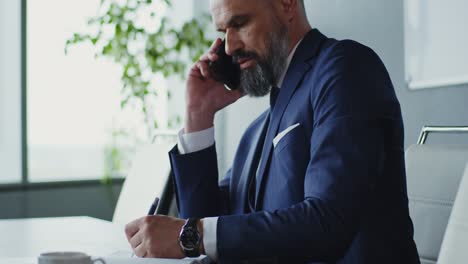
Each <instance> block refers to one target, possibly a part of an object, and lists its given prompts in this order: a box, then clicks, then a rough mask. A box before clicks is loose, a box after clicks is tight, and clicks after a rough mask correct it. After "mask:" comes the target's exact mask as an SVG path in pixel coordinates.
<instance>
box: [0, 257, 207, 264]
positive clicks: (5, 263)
mask: <svg viewBox="0 0 468 264" xmlns="http://www.w3.org/2000/svg"><path fill="white" fill-rule="evenodd" d="M103 259H104V260H105V261H106V264H211V263H213V262H212V261H211V259H210V258H209V257H207V256H200V257H198V258H185V259H157V258H131V257H104V258H103ZM0 263H1V264H37V258H0Z"/></svg>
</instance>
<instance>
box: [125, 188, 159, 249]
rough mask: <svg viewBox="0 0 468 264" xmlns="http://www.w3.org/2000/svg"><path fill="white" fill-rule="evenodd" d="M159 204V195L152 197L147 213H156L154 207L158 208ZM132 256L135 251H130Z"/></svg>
mask: <svg viewBox="0 0 468 264" xmlns="http://www.w3.org/2000/svg"><path fill="white" fill-rule="evenodd" d="M158 205H159V197H156V198H154V201H153V203H152V204H151V207H150V209H149V211H148V215H156V209H158ZM131 257H132V258H133V257H135V253H132V256H131Z"/></svg>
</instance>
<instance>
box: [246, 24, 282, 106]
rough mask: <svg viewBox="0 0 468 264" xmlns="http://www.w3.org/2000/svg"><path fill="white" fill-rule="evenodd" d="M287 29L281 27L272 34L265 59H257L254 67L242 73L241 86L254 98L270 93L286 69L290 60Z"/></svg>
mask: <svg viewBox="0 0 468 264" xmlns="http://www.w3.org/2000/svg"><path fill="white" fill-rule="evenodd" d="M285 36H287V28H286V26H284V25H279V30H278V31H277V32H272V33H271V34H270V38H269V40H268V43H267V45H266V46H267V47H268V52H267V55H266V58H265V59H261V58H259V59H257V64H256V65H255V66H254V67H251V68H247V69H245V70H243V71H242V72H241V82H240V84H241V85H240V86H241V87H242V89H243V91H244V92H245V93H246V94H247V95H249V96H252V97H261V96H265V95H267V94H269V93H270V90H271V86H276V85H277V83H276V82H277V81H278V79H279V77H280V76H281V74H282V73H283V71H284V70H285V67H286V62H287V59H288V44H289V43H288V39H287V38H286V37H285Z"/></svg>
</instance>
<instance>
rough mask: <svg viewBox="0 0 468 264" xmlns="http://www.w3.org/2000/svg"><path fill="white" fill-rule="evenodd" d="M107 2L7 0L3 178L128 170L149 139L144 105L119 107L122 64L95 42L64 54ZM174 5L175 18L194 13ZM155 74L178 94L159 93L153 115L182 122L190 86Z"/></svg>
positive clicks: (1, 22)
mask: <svg viewBox="0 0 468 264" xmlns="http://www.w3.org/2000/svg"><path fill="white" fill-rule="evenodd" d="M100 1H101V0H83V1H62V0H42V1H28V0H22V1H0V57H1V58H2V59H1V60H0V160H1V162H0V165H1V166H2V174H1V177H0V184H18V183H22V184H27V183H38V182H57V181H58V182H63V181H80V180H97V179H102V178H103V177H104V176H110V177H115V176H118V177H120V176H124V175H125V173H126V169H128V167H129V160H130V159H131V157H132V150H133V149H132V148H133V147H135V146H136V145H135V143H136V142H142V140H141V139H144V140H146V142H147V138H148V137H147V128H146V127H145V126H144V125H143V123H144V121H143V118H144V116H143V115H142V113H141V111H140V110H132V109H127V110H126V111H122V110H121V108H120V101H121V94H120V92H121V86H122V84H121V81H120V74H121V72H120V71H121V69H120V67H121V66H120V65H118V64H115V63H113V62H112V61H110V60H108V59H106V58H96V57H95V50H94V49H95V48H94V47H93V46H92V45H91V44H83V43H82V44H78V45H75V46H72V47H70V48H69V52H68V54H65V45H66V41H67V40H68V39H70V38H71V37H72V36H73V34H74V33H76V32H85V31H86V30H88V29H89V28H87V27H88V25H87V24H86V21H87V20H88V18H90V17H94V16H95V15H96V12H98V6H99V4H100ZM174 7H175V9H177V10H181V12H179V11H177V14H178V16H177V18H175V20H176V21H175V22H176V23H177V22H178V21H184V20H187V19H189V18H191V17H192V14H193V13H192V10H193V9H192V3H191V2H190V3H189V4H187V3H183V2H175V4H174ZM153 81H154V82H155V83H157V86H158V87H157V89H158V92H160V93H163V94H164V93H165V92H164V91H165V90H166V89H167V87H171V89H172V91H171V94H172V96H171V99H168V98H167V97H165V96H158V97H157V98H154V101H155V102H156V103H155V105H154V107H153V108H151V110H150V111H152V115H151V116H152V118H153V117H154V118H155V119H156V120H158V123H159V124H160V127H159V128H160V129H163V130H165V129H168V128H171V129H176V128H177V127H168V124H169V123H171V122H172V124H174V123H175V122H173V121H174V120H179V119H180V117H183V112H184V111H183V110H184V107H183V105H184V103H183V97H184V89H183V85H182V83H181V81H180V80H178V79H177V78H174V79H172V78H171V79H168V80H165V79H163V78H162V77H154V79H153ZM173 87H175V88H173ZM179 87H180V89H179ZM169 120H171V122H169ZM128 131H131V137H128V136H127V137H126V138H125V136H122V135H124V134H125V132H128ZM166 132H167V130H166ZM162 134H165V132H163V133H162ZM123 138H124V139H123ZM22 150H26V151H24V152H23V151H22ZM122 161H124V162H126V163H124V164H122V163H120V164H116V163H119V162H122Z"/></svg>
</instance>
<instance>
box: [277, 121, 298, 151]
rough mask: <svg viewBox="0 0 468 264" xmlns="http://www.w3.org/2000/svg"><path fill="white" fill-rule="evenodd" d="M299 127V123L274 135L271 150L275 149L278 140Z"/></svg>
mask: <svg viewBox="0 0 468 264" xmlns="http://www.w3.org/2000/svg"><path fill="white" fill-rule="evenodd" d="M299 125H300V123H297V124H294V125H292V126H290V127H288V128H286V129H285V130H283V131H281V132H280V133H279V134H278V135H276V137H275V138H274V139H273V148H275V147H276V145H277V144H278V142H280V140H281V139H282V138H283V137H284V136H286V134H288V133H289V132H291V130H293V129H295V128H296V127H298V126H299Z"/></svg>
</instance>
